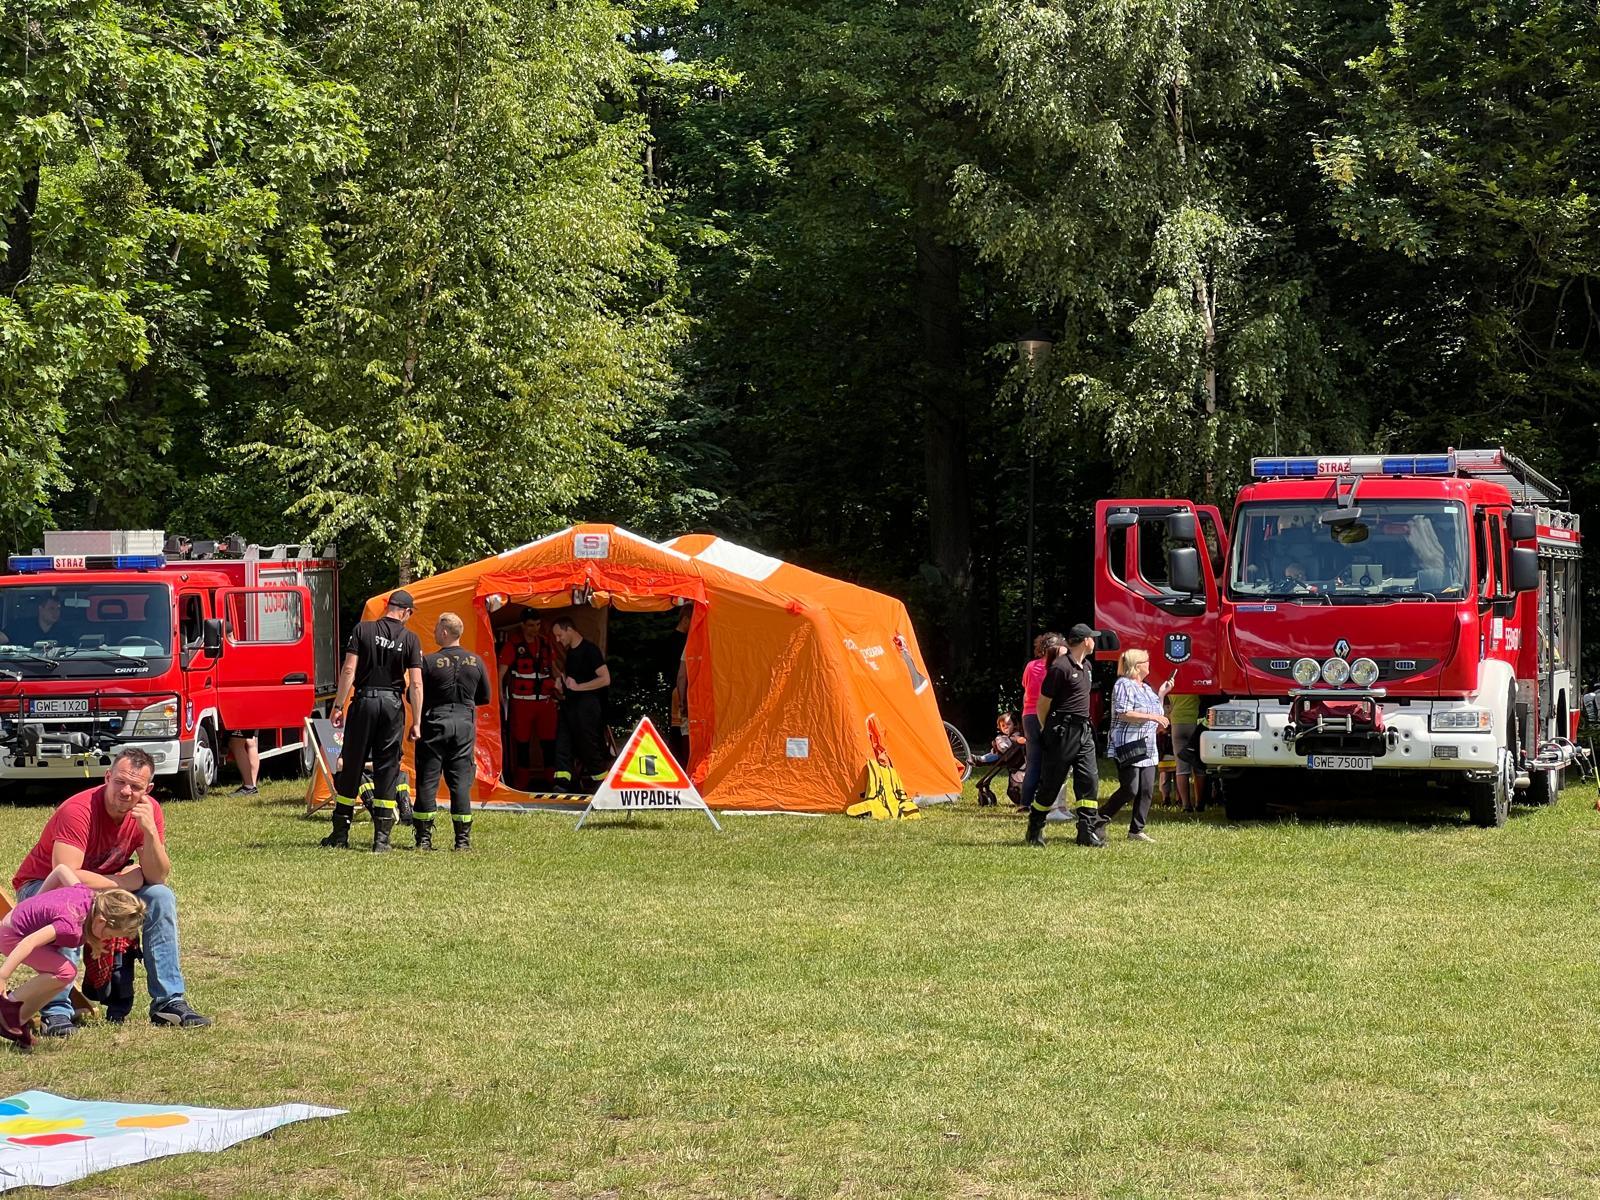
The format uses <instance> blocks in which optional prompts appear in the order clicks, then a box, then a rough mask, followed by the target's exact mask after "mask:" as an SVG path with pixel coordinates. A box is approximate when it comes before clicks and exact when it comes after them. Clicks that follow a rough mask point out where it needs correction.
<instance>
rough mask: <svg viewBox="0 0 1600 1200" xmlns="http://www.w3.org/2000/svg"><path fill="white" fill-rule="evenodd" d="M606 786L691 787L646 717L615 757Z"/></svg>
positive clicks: (687, 778) (676, 761)
mask: <svg viewBox="0 0 1600 1200" xmlns="http://www.w3.org/2000/svg"><path fill="white" fill-rule="evenodd" d="M606 785H607V786H608V787H614V788H621V787H637V788H692V787H693V785H692V784H691V783H690V782H689V777H688V776H687V775H685V774H684V773H683V768H682V767H680V766H679V765H678V760H677V759H675V758H673V757H672V752H671V751H670V750H668V749H667V745H666V742H665V741H663V740H662V738H661V735H660V734H659V733H657V732H656V727H655V726H654V725H653V724H651V723H650V718H649V717H646V718H645V719H644V720H642V721H640V722H639V727H638V728H637V729H635V730H634V731H633V736H632V737H630V738H629V739H628V741H627V744H626V745H624V746H623V747H622V753H621V754H619V755H617V762H616V765H615V766H613V767H612V768H611V774H610V776H608V777H607V779H606Z"/></svg>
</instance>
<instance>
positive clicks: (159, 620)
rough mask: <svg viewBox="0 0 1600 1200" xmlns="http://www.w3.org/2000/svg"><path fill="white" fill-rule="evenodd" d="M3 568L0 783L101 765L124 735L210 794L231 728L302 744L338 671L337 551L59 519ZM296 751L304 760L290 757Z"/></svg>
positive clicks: (174, 780) (196, 793)
mask: <svg viewBox="0 0 1600 1200" xmlns="http://www.w3.org/2000/svg"><path fill="white" fill-rule="evenodd" d="M44 541H45V544H44V549H43V550H40V551H36V552H35V553H33V554H19V555H13V556H11V558H10V560H9V566H10V573H8V574H5V575H0V786H4V784H6V783H14V782H16V781H34V780H66V779H82V778H85V777H92V776H95V775H98V774H100V773H101V772H102V771H104V770H105V768H106V767H107V766H108V765H109V764H110V761H111V757H112V755H114V754H115V753H116V751H117V749H118V748H119V747H121V746H125V745H137V746H140V747H142V748H143V749H145V750H147V751H149V753H150V756H151V757H152V758H154V759H155V763H156V776H157V778H158V779H159V780H161V781H162V782H164V783H165V785H166V786H167V787H168V788H170V790H171V791H172V792H173V793H175V794H176V795H178V796H180V797H184V798H191V799H192V798H198V797H200V796H203V795H204V794H205V793H206V791H207V789H209V788H210V787H211V785H212V784H213V783H215V782H216V779H217V770H218V765H219V763H220V761H221V757H222V755H223V753H224V752H225V750H226V747H227V737H228V735H229V733H230V732H240V731H256V732H257V733H258V735H259V738H260V747H261V757H262V758H263V759H272V758H275V757H279V756H289V755H298V756H299V759H298V761H299V762H300V764H301V765H302V766H303V767H306V768H307V769H309V766H308V763H307V759H308V758H309V750H308V748H307V747H305V746H303V745H302V740H303V738H302V731H303V728H304V724H305V719H306V717H307V716H309V715H311V714H312V713H313V711H314V710H315V709H318V708H321V709H325V708H326V706H327V705H328V704H329V703H330V702H331V700H332V698H333V694H334V688H335V684H336V682H337V679H336V671H337V668H338V648H339V642H338V620H339V618H338V611H339V583H338V580H339V574H338V563H337V561H336V560H335V558H334V552H333V550H332V549H331V548H329V549H328V550H326V551H324V552H323V553H322V554H321V555H316V554H313V553H312V552H311V549H310V547H307V546H272V547H262V546H254V545H250V546H246V545H245V544H244V543H243V540H242V539H238V538H232V539H229V540H228V541H226V542H224V543H221V544H218V543H215V542H202V541H190V540H189V539H187V538H176V537H175V538H172V539H170V540H169V539H166V538H165V537H164V536H163V534H162V532H161V531H160V530H117V531H103V530H92V531H55V532H51V533H47V534H45V539H44ZM291 761H293V760H291Z"/></svg>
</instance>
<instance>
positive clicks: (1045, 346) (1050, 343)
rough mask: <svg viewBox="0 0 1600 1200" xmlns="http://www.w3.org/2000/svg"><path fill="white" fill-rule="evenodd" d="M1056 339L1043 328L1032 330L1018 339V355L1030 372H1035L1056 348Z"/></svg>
mask: <svg viewBox="0 0 1600 1200" xmlns="http://www.w3.org/2000/svg"><path fill="white" fill-rule="evenodd" d="M1055 344H1056V342H1055V339H1054V338H1053V337H1051V336H1050V335H1049V334H1048V333H1046V332H1045V331H1044V330H1042V329H1035V330H1030V331H1029V332H1028V333H1025V334H1023V335H1022V336H1021V337H1019V338H1018V339H1017V357H1018V358H1019V359H1021V360H1022V365H1023V368H1024V369H1025V370H1027V372H1028V374H1030V375H1031V374H1033V373H1034V372H1035V371H1037V370H1038V369H1039V368H1040V367H1041V366H1043V365H1044V362H1045V360H1046V359H1047V358H1049V357H1050V351H1051V350H1053V349H1054V348H1055Z"/></svg>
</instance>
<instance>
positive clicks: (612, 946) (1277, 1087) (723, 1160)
mask: <svg viewBox="0 0 1600 1200" xmlns="http://www.w3.org/2000/svg"><path fill="white" fill-rule="evenodd" d="M1592 799H1593V790H1592V787H1591V788H1579V787H1573V788H1569V789H1568V791H1567V793H1566V795H1565V797H1564V798H1563V801H1562V803H1561V804H1560V805H1558V806H1556V807H1553V808H1548V809H1537V810H1531V809H1518V810H1515V813H1514V816H1513V819H1512V821H1511V823H1510V825H1509V826H1508V827H1507V828H1505V829H1503V830H1480V829H1474V828H1471V827H1469V826H1466V825H1465V824H1460V823H1457V822H1456V820H1455V819H1454V818H1453V817H1447V818H1443V819H1432V820H1428V819H1416V820H1413V821H1410V822H1399V823H1395V822H1378V821H1357V820H1340V819H1326V818H1324V819H1303V820H1300V821H1298V822H1295V821H1280V822H1274V823H1265V824H1259V825H1244V826H1229V825H1228V824H1226V823H1225V822H1224V821H1223V819H1222V817H1221V814H1220V813H1218V812H1215V811H1212V812H1207V813H1205V814H1204V815H1202V816H1201V817H1199V818H1181V817H1178V816H1176V815H1172V814H1169V813H1167V812H1166V811H1164V810H1159V809H1158V810H1157V814H1156V818H1155V820H1154V821H1153V823H1152V827H1151V831H1152V833H1153V834H1154V836H1155V837H1156V838H1158V839H1159V840H1158V842H1157V844H1155V845H1137V844H1130V843H1128V842H1127V841H1125V840H1124V839H1122V838H1121V837H1115V838H1113V840H1112V845H1111V847H1110V848H1109V849H1107V850H1104V851H1085V850H1079V849H1077V848H1075V847H1074V846H1072V845H1071V844H1070V842H1071V838H1070V833H1069V832H1068V831H1067V830H1066V827H1064V826H1053V827H1052V838H1053V840H1052V844H1051V846H1050V847H1049V848H1048V850H1046V851H1044V852H1036V851H1030V850H1026V849H1024V848H1022V847H1021V846H1020V845H1019V844H1018V843H1019V841H1020V837H1021V832H1022V830H1021V822H1020V821H1019V819H1017V818H1014V817H1012V816H1010V815H1009V814H1008V813H1006V812H1004V811H1002V812H1000V813H995V812H993V811H992V810H985V811H983V812H979V811H978V810H976V809H975V808H973V807H972V806H971V804H970V802H969V803H966V804H963V805H962V806H960V807H958V808H954V809H943V810H934V811H931V812H929V813H928V815H927V817H926V819H924V820H922V821H919V822H907V823H902V824H896V825H871V824H861V823H856V822H852V821H848V820H846V819H843V818H828V819H803V818H779V817H761V818H742V817H736V816H735V817H730V818H728V819H727V820H726V821H725V822H724V825H725V829H726V832H724V833H722V834H721V835H718V834H716V833H714V832H712V830H711V828H710V826H709V824H708V823H707V822H706V821H705V820H704V819H703V818H701V817H697V816H695V815H693V814H687V813H685V814H681V815H674V816H671V817H657V818H644V819H636V820H634V821H633V822H632V823H631V825H624V824H623V823H622V822H621V820H620V818H617V817H611V816H607V817H602V818H599V819H598V821H597V824H596V825H595V827H594V828H592V829H588V828H586V829H585V830H584V831H583V832H582V833H574V832H573V829H572V824H573V821H572V818H570V817H567V816H554V815H542V814H541V815H534V816H530V815H516V814H488V815H483V816H480V817H479V818H478V821H477V824H476V827H475V828H476V832H475V835H474V840H475V842H476V843H477V846H478V848H477V850H475V851H474V852H473V853H472V854H471V855H460V854H451V853H448V852H446V853H439V854H434V855H429V856H422V855H416V854H411V853H404V852H398V853H394V854H390V855H387V856H378V855H372V854H369V853H355V852H352V853H338V852H331V851H323V850H320V849H318V848H316V846H315V842H316V840H317V839H318V838H319V837H321V835H322V834H323V833H324V832H325V830H326V821H325V820H323V821H307V820H304V819H302V818H301V816H300V810H299V788H298V785H291V784H276V785H273V786H272V787H270V788H268V789H266V790H264V792H263V795H262V796H260V797H255V798H252V799H249V800H243V799H239V798H236V797H233V796H229V795H216V796H213V797H212V798H210V799H208V800H205V801H203V802H200V803H197V804H178V803H172V804H168V805H167V813H168V818H167V820H168V833H169V838H170V841H171V844H172V845H173V848H174V849H173V856H174V859H175V861H176V874H175V877H174V883H175V885H176V887H177V890H178V893H179V898H180V904H181V907H182V920H183V926H182V929H183V937H184V946H185V954H184V966H185V970H186V973H187V975H188V979H189V986H190V995H191V999H192V1000H193V1002H194V1003H195V1004H196V1006H197V1007H199V1008H200V1009H201V1010H202V1011H204V1012H207V1013H209V1014H211V1015H213V1016H215V1017H216V1018H217V1025H216V1027H215V1028H214V1029H212V1030H207V1031H198V1032H192V1033H179V1032H174V1031H170V1030H158V1029H153V1028H151V1027H150V1026H148V1025H147V1024H144V1023H143V1014H144V1007H143V1004H144V1000H143V995H142V986H143V985H142V979H141V985H140V986H141V999H140V1007H139V1008H138V1009H136V1010H135V1016H136V1017H138V1018H139V1021H138V1022H130V1024H129V1025H128V1026H126V1028H125V1029H124V1030H122V1031H117V1030H114V1029H113V1028H110V1027H106V1026H95V1027H92V1028H89V1029H86V1030H82V1031H80V1032H79V1034H78V1035H77V1036H76V1037H74V1038H73V1039H71V1040H70V1041H68V1042H66V1043H57V1044H50V1045H46V1046H42V1047H41V1048H40V1049H39V1050H38V1051H36V1052H35V1053H34V1054H33V1055H32V1056H31V1057H25V1056H22V1055H20V1054H16V1053H9V1054H3V1055H0V1073H3V1074H0V1088H3V1089H4V1090H3V1091H0V1094H9V1093H10V1092H12V1091H19V1090H22V1089H24V1088H29V1087H36V1088H44V1089H49V1090H54V1091H59V1092H64V1093H69V1094H76V1095H81V1096H85V1097H91V1098H100V1099H123V1100H129V1101H137V1102H148V1103H166V1102H172V1103H176V1102H185V1103H192V1104H201V1105H222V1106H235V1105H238V1106H246V1105H264V1104H273V1103H278V1102H282V1101H289V1100H295V1101H305V1102H310V1103H317V1104H329V1105H337V1106H340V1107H344V1108H348V1109H350V1110H351V1112H350V1115H349V1116H347V1117H342V1118H338V1119H335V1120H332V1121H326V1122H316V1123H310V1124H304V1125H298V1126H291V1127H289V1128H287V1129H284V1130H281V1131H280V1132H279V1133H277V1134H276V1135H275V1136H273V1137H270V1138H265V1139H260V1140H257V1141H254V1142H250V1143H246V1144H245V1145H242V1146H240V1147H238V1148H236V1149H233V1150H229V1151H226V1152H224V1153H222V1154H219V1155H215V1156H188V1157H182V1158H174V1159H167V1160H164V1161H160V1162H156V1163H152V1164H149V1165H146V1166H142V1167H136V1168H128V1169H123V1170H119V1171H115V1172H112V1173H110V1174H106V1175H100V1176H94V1177H91V1178H90V1179H88V1180H85V1181H84V1182H82V1183H80V1184H77V1185H75V1186H73V1187H69V1188H66V1189H64V1190H65V1191H67V1192H69V1193H72V1194H78V1195H95V1196H105V1197H123V1196H127V1197H134V1196H137V1197H141V1198H145V1197H153V1196H207V1197H211V1196H219V1197H243V1196H295V1197H300V1196H327V1197H340V1198H351V1197H388V1196H440V1197H444V1196H449V1197H475V1196H551V1197H561V1198H568V1197H599V1196H650V1197H713V1196H728V1197H746V1196H758V1197H779V1196H785V1197H787V1196H793V1197H827V1196H861V1197H868V1196H871V1197H881V1196H938V1197H944V1196H951V1197H997V1198H998V1197H1024V1196H1053V1197H1054V1196H1112V1197H1145V1196H1148V1197H1164V1196H1216V1197H1243V1196H1262V1197H1268V1196H1270V1197H1281V1196H1313V1195H1315V1196H1339V1197H1345V1196H1374V1197H1380V1196H1381V1197H1394V1196H1427V1197H1447V1196H1463V1197H1466V1196H1561V1197H1566V1196H1580V1195H1600V1072H1597V1071H1596V1068H1595V1044H1596V1038H1595V1028H1596V1015H1597V1014H1596V1009H1597V1004H1596V1000H1595V998H1596V996H1597V995H1600V969H1597V967H1596V964H1595V958H1596V954H1595V950H1596V946H1597V945H1600V914H1597V909H1596V897H1595V877H1596V876H1595V863H1596V859H1597V857H1600V816H1597V814H1596V813H1595V812H1594V811H1593V810H1592V808H1591V807H1590V804H1591V801H1592ZM46 811H47V810H46V809H45V808H43V807H27V806H19V807H11V806H5V807H4V808H0V831H3V832H0V862H4V863H6V864H8V866H7V869H8V870H9V869H10V864H14V863H15V862H17V861H18V860H19V859H20V856H21V854H22V853H23V851H24V849H25V848H26V846H27V845H28V844H29V843H30V842H31V840H32V839H33V837H34V836H35V835H36V833H37V831H38V828H39V826H40V825H41V823H42V822H43V820H44V817H45V815H46ZM447 829H448V826H447V823H446V822H444V821H441V822H440V832H441V834H442V837H441V840H445V841H448V836H449V835H448V832H447ZM1120 829H1121V824H1120V822H1119V826H1118V829H1117V830H1115V831H1114V832H1120ZM370 838H371V828H370V826H369V825H366V824H365V823H363V824H361V825H358V826H357V830H356V840H357V841H358V842H361V843H368V842H370ZM397 841H400V842H403V843H409V841H410V835H409V833H404V832H402V833H400V834H398V835H397Z"/></svg>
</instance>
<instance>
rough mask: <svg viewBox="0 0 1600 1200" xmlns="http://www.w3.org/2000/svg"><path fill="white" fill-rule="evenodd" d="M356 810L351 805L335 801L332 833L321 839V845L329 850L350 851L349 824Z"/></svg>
mask: <svg viewBox="0 0 1600 1200" xmlns="http://www.w3.org/2000/svg"><path fill="white" fill-rule="evenodd" d="M355 817H356V809H355V805H353V804H346V803H345V802H344V801H343V800H337V801H335V802H334V805H333V832H332V833H330V834H329V835H328V836H327V837H325V838H323V839H322V844H323V845H324V846H327V847H328V848H329V849H330V850H348V849H350V822H351V821H353V820H355Z"/></svg>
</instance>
